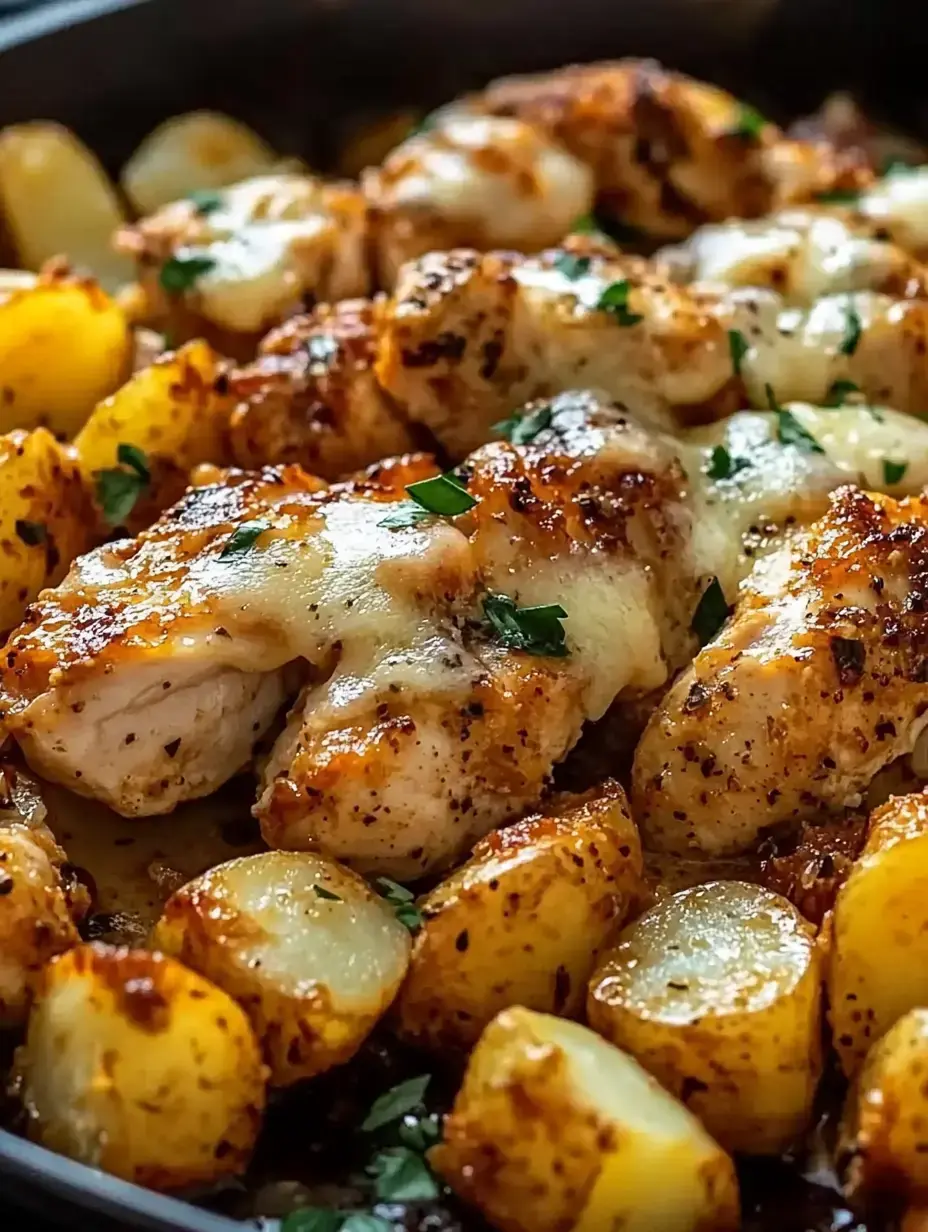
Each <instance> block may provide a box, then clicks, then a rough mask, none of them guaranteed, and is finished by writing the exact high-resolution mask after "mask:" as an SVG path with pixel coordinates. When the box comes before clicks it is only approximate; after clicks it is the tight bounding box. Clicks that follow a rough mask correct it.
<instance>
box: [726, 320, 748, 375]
mask: <svg viewBox="0 0 928 1232" xmlns="http://www.w3.org/2000/svg"><path fill="white" fill-rule="evenodd" d="M750 349H751V347H750V344H749V343H748V340H747V338H745V336H744V334H742V332H741V330H740V329H730V330H729V331H728V351H729V354H730V355H731V366H732V368H734V370H735V376H740V375H741V362H742V360H743V359H744V357H745V355H747V353H748V351H749V350H750Z"/></svg>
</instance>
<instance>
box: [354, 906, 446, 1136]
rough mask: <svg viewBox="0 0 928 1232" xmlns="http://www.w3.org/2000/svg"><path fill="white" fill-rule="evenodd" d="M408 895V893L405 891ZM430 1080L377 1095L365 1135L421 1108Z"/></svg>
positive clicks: (417, 1080) (425, 1077)
mask: <svg viewBox="0 0 928 1232" xmlns="http://www.w3.org/2000/svg"><path fill="white" fill-rule="evenodd" d="M407 893H408V891H407ZM431 1080H432V1076H431V1074H420V1075H419V1077H418V1078H409V1079H407V1080H406V1082H399V1083H397V1085H396V1086H395V1087H391V1088H390V1089H389V1091H385V1092H384V1093H383V1095H379V1096H378V1097H377V1099H375V1100H374V1102H373V1104H372V1105H371V1110H370V1112H369V1113H368V1114H367V1116H366V1117H365V1118H364V1120H363V1121H362V1122H361V1128H362V1129H363V1130H364V1132H365V1133H368V1134H369V1133H372V1132H373V1131H374V1130H375V1129H382V1128H383V1126H384V1125H389V1124H390V1123H391V1122H392V1121H399V1120H400V1119H401V1118H402V1117H404V1116H405V1115H406V1113H407V1112H414V1111H415V1110H416V1109H417V1108H421V1107H422V1100H423V1097H424V1096H425V1092H426V1088H427V1087H428V1085H429V1083H430V1082H431Z"/></svg>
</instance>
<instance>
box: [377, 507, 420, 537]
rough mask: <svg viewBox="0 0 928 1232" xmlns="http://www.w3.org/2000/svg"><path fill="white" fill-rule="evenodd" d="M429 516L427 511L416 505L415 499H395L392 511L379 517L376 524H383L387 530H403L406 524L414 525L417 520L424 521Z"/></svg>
mask: <svg viewBox="0 0 928 1232" xmlns="http://www.w3.org/2000/svg"><path fill="white" fill-rule="evenodd" d="M430 516H431V515H430V514H429V511H428V510H427V509H423V508H422V506H421V505H417V504H416V502H415V501H397V502H396V504H395V505H394V506H393V512H392V513H388V514H387V516H386V517H385V518H381V519H380V521H379V522H378V523H377V525H378V526H385V527H386V528H387V530H405V529H406V527H408V526H416V525H417V524H418V523H419V522H424V521H425V519H426V518H427V517H430Z"/></svg>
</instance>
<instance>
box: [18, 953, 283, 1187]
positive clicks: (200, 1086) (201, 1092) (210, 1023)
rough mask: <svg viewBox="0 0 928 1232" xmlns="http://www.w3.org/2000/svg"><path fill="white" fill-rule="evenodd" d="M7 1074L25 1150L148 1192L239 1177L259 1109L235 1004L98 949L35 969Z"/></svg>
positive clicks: (153, 962) (159, 959)
mask: <svg viewBox="0 0 928 1232" xmlns="http://www.w3.org/2000/svg"><path fill="white" fill-rule="evenodd" d="M17 1074H18V1079H19V1082H20V1083H21V1091H22V1098H23V1103H24V1105H25V1108H26V1110H27V1112H28V1114H29V1118H30V1125H29V1130H30V1135H31V1137H32V1138H34V1139H35V1140H36V1141H38V1142H41V1143H42V1144H43V1145H44V1146H48V1147H50V1148H51V1149H52V1150H55V1151H58V1152H60V1153H61V1154H63V1155H68V1156H70V1157H71V1158H73V1159H77V1160H80V1161H81V1162H83V1163H88V1164H91V1165H93V1166H94V1167H98V1168H102V1169H103V1170H104V1171H106V1172H111V1173H113V1174H114V1175H115V1176H119V1177H122V1178H123V1179H125V1180H130V1181H135V1182H137V1183H138V1184H141V1185H147V1186H148V1187H150V1188H152V1189H168V1190H170V1189H178V1188H181V1187H182V1186H186V1185H193V1184H208V1183H210V1182H213V1181H217V1180H219V1179H221V1178H222V1177H225V1176H231V1175H234V1174H235V1173H237V1172H239V1171H241V1170H242V1168H243V1167H244V1165H245V1164H246V1163H247V1161H248V1157H249V1155H250V1154H251V1149H252V1147H253V1146H254V1142H255V1138H256V1136H257V1133H258V1128H259V1126H260V1121H261V1114H262V1111H263V1108H264V1067H263V1065H262V1064H261V1058H260V1053H259V1051H258V1045H257V1042H256V1041H255V1038H254V1035H253V1033H252V1031H251V1027H250V1026H249V1024H248V1020H247V1019H246V1017H245V1015H244V1013H243V1012H242V1010H240V1009H239V1007H238V1006H237V1005H236V1004H235V1002H234V1001H233V1000H232V999H231V998H230V997H228V996H227V995H226V993H224V992H222V991H221V990H220V989H218V988H215V987H214V986H213V985H212V984H210V983H208V982H207V981H206V980H204V979H203V978H202V977H201V976H199V975H196V974H194V973H193V972H191V971H188V970H187V969H186V968H184V967H183V966H181V964H180V963H178V962H176V961H175V960H174V959H173V958H167V957H164V956H162V955H160V954H152V953H148V952H147V951H144V950H127V949H116V948H114V947H112V946H104V945H101V944H99V943H96V944H90V945H81V946H78V947H76V948H75V949H72V950H70V951H68V953H66V954H61V955H59V956H58V957H57V958H55V959H53V960H52V962H51V963H49V965H48V966H47V967H46V969H45V975H44V979H43V982H42V986H41V989H40V990H39V993H38V996H37V1001H36V1005H35V1008H34V1009H33V1011H32V1015H31V1017H30V1020H29V1029H28V1033H27V1037H26V1043H25V1045H24V1046H23V1048H22V1049H21V1050H20V1052H19V1054H18V1056H17Z"/></svg>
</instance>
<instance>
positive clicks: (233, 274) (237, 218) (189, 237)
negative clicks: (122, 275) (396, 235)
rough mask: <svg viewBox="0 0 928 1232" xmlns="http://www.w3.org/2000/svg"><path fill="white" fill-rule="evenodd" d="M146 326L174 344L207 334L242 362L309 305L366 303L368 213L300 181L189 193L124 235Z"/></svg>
mask: <svg viewBox="0 0 928 1232" xmlns="http://www.w3.org/2000/svg"><path fill="white" fill-rule="evenodd" d="M116 242H117V246H118V247H119V249H120V250H121V251H122V252H125V253H128V254H130V255H132V256H134V257H135V258H136V259H137V261H138V263H139V269H140V277H141V281H142V284H143V286H144V288H145V291H146V295H147V297H148V300H149V308H150V313H151V315H152V316H153V318H154V319H156V320H158V321H160V322H161V323H162V324H166V325H167V327H168V328H169V330H170V333H171V335H172V338H173V340H174V341H175V342H181V341H183V340H185V339H187V338H191V337H196V336H198V335H200V334H206V335H207V336H208V337H209V338H210V339H211V340H212V341H214V342H216V343H217V344H218V345H220V347H221V349H224V350H226V351H227V352H228V353H230V354H237V355H243V356H248V355H250V354H252V353H253V352H254V344H255V342H256V340H257V338H258V337H259V336H260V335H261V334H262V333H264V332H265V331H266V330H267V329H269V328H270V327H271V326H272V325H275V324H277V322H278V321H281V320H283V319H284V318H285V317H287V316H290V315H292V314H293V313H295V312H299V311H300V310H301V309H302V308H304V307H305V306H306V305H307V303H309V304H312V303H315V302H317V301H320V300H338V299H346V298H348V297H349V296H352V295H364V294H366V293H367V291H368V290H369V287H370V280H369V272H368V255H367V242H368V214H367V206H366V204H365V202H364V199H363V197H362V196H361V194H360V193H359V192H358V190H357V189H356V188H354V187H352V186H351V185H348V184H339V183H325V182H323V181H322V180H318V179H316V178H314V177H313V176H308V175H273V176H258V177H256V178H254V179H250V180H243V181H242V182H241V183H239V184H235V185H233V186H232V187H230V188H223V189H217V190H215V191H210V192H205V193H200V194H194V195H193V196H192V197H191V198H189V199H186V200H182V201H176V202H173V203H172V204H171V205H167V206H164V207H163V208H162V209H160V210H158V211H157V212H156V213H155V214H153V215H151V216H150V217H149V218H144V219H142V220H141V221H140V222H137V223H135V224H133V225H131V226H126V227H123V228H122V229H121V230H120V231H119V233H118V234H117V237H116Z"/></svg>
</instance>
